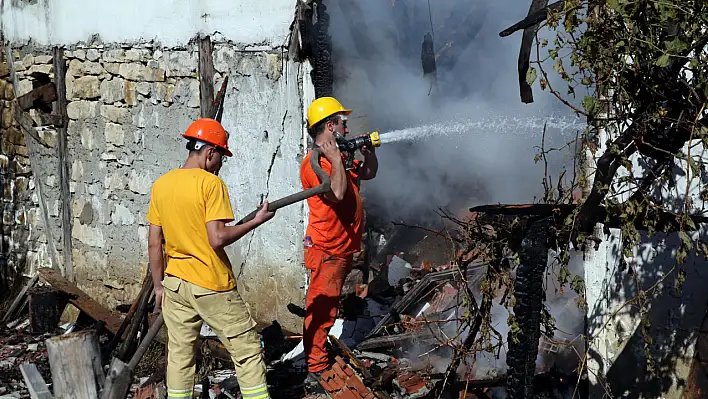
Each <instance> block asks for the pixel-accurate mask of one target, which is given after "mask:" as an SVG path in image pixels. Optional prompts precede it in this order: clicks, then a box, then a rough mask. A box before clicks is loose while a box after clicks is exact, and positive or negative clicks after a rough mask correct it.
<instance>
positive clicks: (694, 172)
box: [687, 157, 701, 176]
mask: <svg viewBox="0 0 708 399" xmlns="http://www.w3.org/2000/svg"><path fill="white" fill-rule="evenodd" d="M687 159H688V166H689V167H690V168H691V174H692V175H693V176H700V175H701V169H700V168H699V167H698V165H697V164H696V161H694V160H693V157H689V158H687Z"/></svg>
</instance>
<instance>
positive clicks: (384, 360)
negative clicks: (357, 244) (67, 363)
mask: <svg viewBox="0 0 708 399" xmlns="http://www.w3.org/2000/svg"><path fill="white" fill-rule="evenodd" d="M487 232H488V233H489V234H494V231H493V228H491V227H490V226H488V228H487ZM389 237H392V238H389V239H388V240H386V239H385V238H384V237H377V241H378V245H377V246H375V247H374V251H373V252H372V253H369V256H363V257H359V259H358V261H357V264H355V270H354V271H353V272H352V273H350V275H349V277H348V278H347V281H346V283H345V287H344V289H343V292H342V298H341V304H340V308H339V316H338V318H337V320H336V321H335V324H334V326H333V327H332V328H331V329H330V331H329V345H330V347H329V351H330V357H331V360H332V366H331V368H330V369H328V370H327V371H326V372H325V373H323V374H322V376H321V378H320V380H319V388H318V387H316V386H315V387H313V386H310V385H306V377H307V374H308V373H307V369H306V365H305V358H304V349H303V348H304V347H303V342H302V336H300V335H298V334H294V333H291V332H288V331H285V330H283V329H282V328H281V326H280V324H279V323H278V321H277V320H274V321H272V322H271V323H270V324H260V325H259V327H258V330H259V332H260V335H261V339H262V344H263V354H264V357H265V359H266V362H267V366H268V373H267V380H268V384H269V390H270V393H271V396H272V397H273V398H304V397H312V398H315V397H318V396H319V397H330V398H350V399H358V398H367V399H368V398H389V399H413V398H432V397H437V394H439V393H440V391H441V390H444V391H446V392H447V393H448V394H449V393H452V396H448V397H456V398H457V397H459V398H504V397H506V396H507V391H506V384H507V383H508V380H509V378H510V377H512V376H510V375H507V374H508V373H507V372H508V370H507V366H506V361H507V360H506V356H505V351H506V348H507V345H506V343H505V342H500V343H499V344H500V345H499V348H498V349H497V350H495V351H494V352H493V353H492V352H489V351H486V349H485V348H478V347H474V348H472V350H471V351H470V354H468V355H465V356H463V359H462V361H461V362H460V363H455V364H459V366H458V367H457V369H455V370H451V365H452V364H453V361H452V360H453V358H455V356H456V355H457V350H458V349H459V348H460V347H462V343H463V342H465V341H466V338H467V337H468V336H473V335H476V334H477V330H475V327H473V326H472V323H471V321H470V320H474V319H475V317H476V316H475V314H474V313H475V312H477V313H478V314H481V313H483V312H484V311H483V310H480V309H483V308H479V307H477V305H474V306H472V305H470V304H469V303H465V301H469V300H470V299H469V298H467V297H466V295H470V293H471V294H472V296H473V299H471V300H473V301H476V302H477V303H482V296H481V294H480V292H481V288H480V286H481V284H482V283H483V280H484V278H485V273H486V272H487V269H488V267H489V265H488V264H487V263H485V259H484V253H485V248H482V247H472V248H464V251H463V250H462V249H461V248H459V245H456V244H455V243H454V242H453V243H451V242H450V239H449V237H445V236H442V235H437V234H434V233H431V232H429V231H423V232H421V231H418V230H415V229H408V228H405V229H398V230H397V232H396V233H395V234H394V235H390V236H389ZM40 275H41V277H42V278H41V279H34V280H32V281H30V285H32V284H46V285H45V287H48V288H46V289H43V290H38V289H35V290H32V289H29V290H26V292H29V293H30V294H29V295H37V296H38V295H40V294H41V295H44V297H45V298H46V297H47V295H49V297H53V296H52V295H56V297H57V298H61V300H63V301H66V302H67V306H75V307H76V308H78V310H79V312H80V315H78V316H77V315H74V317H73V322H72V323H68V324H67V323H66V321H65V320H63V319H64V318H65V315H62V320H56V322H54V321H52V323H54V324H55V325H56V328H54V329H53V331H51V332H47V333H42V334H38V333H36V332H35V333H34V334H33V333H32V331H31V329H30V328H29V327H30V319H35V320H38V319H40V318H42V317H43V315H42V314H33V313H38V312H39V313H41V312H49V311H52V312H54V310H52V308H51V307H48V306H45V305H43V306H38V305H39V304H41V302H40V301H38V300H35V301H31V300H30V301H24V302H23V301H17V300H16V301H15V302H18V303H20V304H23V305H21V306H19V307H16V308H15V309H14V315H13V317H12V321H9V322H7V321H5V322H4V323H3V324H2V326H0V344H2V349H1V350H0V398H6V397H7V398H10V397H13V398H24V397H29V393H28V387H27V386H26V384H27V381H26V380H25V378H24V376H23V374H22V373H21V372H20V369H19V366H20V364H22V363H30V364H34V365H35V366H36V367H37V369H38V370H39V373H40V374H41V377H42V378H43V379H44V381H45V382H46V386H47V387H50V389H51V387H52V375H51V372H50V367H49V363H50V362H49V360H48V357H47V350H46V348H45V341H46V340H48V339H49V338H50V337H52V336H56V335H57V334H63V335H70V334H71V333H77V332H80V331H82V330H95V331H96V333H97V335H98V336H99V339H98V342H99V345H100V351H101V358H102V367H103V371H104V373H106V374H107V373H108V371H109V365H110V364H111V358H115V357H121V359H123V360H124V361H126V362H127V360H129V359H130V358H131V356H133V353H135V351H136V349H135V348H136V347H137V346H138V344H139V340H138V338H137V337H132V338H131V337H130V334H127V332H129V331H133V332H138V333H139V334H138V336H139V337H143V336H144V335H145V333H146V331H147V329H148V327H149V326H150V325H151V324H152V323H153V321H154V317H155V315H153V314H152V313H151V312H152V308H153V306H154V304H152V302H151V296H150V293H151V286H150V285H149V283H150V279H147V278H146V280H145V284H146V285H145V287H144V290H143V291H141V293H140V294H139V296H138V298H136V299H135V302H134V303H133V304H130V305H128V304H124V305H121V306H120V307H119V308H118V309H116V311H111V310H108V309H106V308H103V307H102V306H101V305H99V304H98V303H97V302H95V301H93V300H92V299H91V298H89V297H88V295H86V294H85V293H84V292H83V291H81V290H80V289H78V288H77V287H76V286H75V285H73V284H71V283H69V282H68V281H66V280H62V278H61V277H60V276H57V275H56V274H53V272H50V271H47V270H44V269H40ZM38 280H40V281H39V282H38ZM51 290H55V291H56V292H51ZM497 291H499V296H500V297H501V296H503V295H504V294H503V291H504V288H503V286H500V288H498V289H497ZM32 293H34V294H32ZM497 300H498V298H497ZM28 302H29V303H30V304H33V303H34V304H35V305H30V306H27V303H28ZM136 309H141V311H142V312H145V313H144V315H143V317H138V315H137V311H136ZM475 309H476V310H475ZM288 310H289V311H290V312H291V313H293V314H295V315H297V316H299V317H304V309H302V308H301V307H300V306H298V305H296V304H290V305H289V306H288ZM470 311H473V312H470ZM465 312H467V314H465ZM488 312H489V313H491V314H492V319H493V321H494V322H495V323H496V324H495V326H494V328H496V329H497V330H498V332H499V335H500V337H502V338H503V340H504V341H505V340H506V333H507V332H508V326H506V317H507V313H506V309H505V308H503V307H497V306H496V305H494V306H492V308H491V309H489V310H488ZM54 313H55V312H54ZM64 313H66V312H64ZM121 313H123V314H125V315H121ZM470 313H472V314H471V315H470ZM5 318H6V319H7V316H6V317H5ZM78 321H81V323H79V322H78ZM60 323H64V324H63V325H62V326H61V327H60V326H59V324H60ZM45 324H46V323H45ZM50 324H51V323H50ZM505 328H506V330H505ZM118 333H120V334H121V337H119V339H116V336H117V334H118ZM472 338H474V336H473V337H472ZM165 342H166V341H165V337H164V336H161V335H160V334H157V336H155V339H154V340H153V341H152V343H151V344H150V348H152V352H150V353H147V354H145V355H144V356H143V355H141V356H142V361H141V362H140V363H139V364H138V367H136V368H135V370H134V373H133V375H132V383H131V385H130V389H129V392H128V393H127V397H128V398H136V399H143V398H151V399H156V398H164V397H165V392H166V389H165V382H164V367H165V351H164V343H165ZM529 342H533V340H530V341H529ZM568 344H570V342H568V341H567V340H566V341H565V342H562V340H558V339H556V338H554V337H547V336H545V335H543V334H542V335H541V336H540V346H539V348H537V350H538V352H539V354H540V356H539V357H538V360H537V364H536V368H535V370H532V371H531V373H532V374H533V375H534V376H533V378H532V380H533V384H532V388H533V391H534V395H535V396H536V397H543V398H565V397H569V394H567V392H571V394H572V392H573V388H575V382H576V381H578V377H577V375H574V374H573V371H572V370H574V367H575V363H573V362H572V361H566V360H567V356H566V352H564V349H563V348H564V346H567V345H568ZM194 388H195V389H194V395H195V397H199V398H204V399H206V398H209V399H212V398H219V399H223V398H239V397H240V392H239V386H238V380H237V378H236V375H235V374H234V371H233V364H232V363H231V359H230V356H229V354H228V352H227V351H226V350H225V348H224V347H223V345H222V344H221V343H220V342H219V340H218V339H217V338H216V336H215V334H214V333H213V332H212V331H211V329H210V328H209V326H208V325H206V324H204V326H203V329H202V333H201V348H200V350H199V353H198V360H197V377H196V384H195V387H194ZM3 395H5V396H3Z"/></svg>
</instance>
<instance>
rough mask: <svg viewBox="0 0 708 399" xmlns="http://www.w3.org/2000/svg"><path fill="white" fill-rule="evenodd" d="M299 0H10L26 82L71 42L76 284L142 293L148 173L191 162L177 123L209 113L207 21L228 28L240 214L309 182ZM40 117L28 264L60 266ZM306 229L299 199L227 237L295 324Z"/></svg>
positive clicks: (241, 265) (55, 205) (221, 68)
mask: <svg viewBox="0 0 708 399" xmlns="http://www.w3.org/2000/svg"><path fill="white" fill-rule="evenodd" d="M79 3H82V4H79ZM294 8H295V2H294V1H293V2H290V1H287V2H286V1H280V2H270V3H269V4H268V5H265V4H264V5H262V6H260V5H258V6H257V4H256V3H250V2H236V3H235V4H233V2H223V1H211V2H201V3H200V4H199V6H197V5H194V4H193V2H188V1H178V2H170V3H169V4H168V3H167V2H158V3H150V5H148V9H147V10H145V7H142V8H141V7H138V4H137V3H136V4H133V5H132V6H129V5H126V3H121V4H120V7H118V6H114V5H111V4H106V5H105V6H104V5H101V6H98V5H94V4H93V3H89V2H86V4H83V2H78V1H75V2H70V3H66V2H62V3H59V2H53V1H38V2H10V3H4V6H3V9H2V11H3V16H2V20H3V23H4V24H5V27H6V28H7V30H6V35H7V36H9V37H7V36H6V39H8V38H9V39H10V40H11V41H12V46H13V53H14V54H13V55H14V60H13V62H14V65H15V67H16V69H17V71H18V76H19V77H20V85H19V86H20V87H19V93H20V94H23V93H25V92H28V91H29V90H31V88H32V87H31V85H32V83H31V80H30V79H29V75H30V73H32V72H33V71H41V72H45V73H49V74H50V75H53V68H52V65H51V62H52V61H51V56H50V54H51V47H50V46H49V45H54V44H62V45H63V46H64V47H65V49H66V50H65V57H66V60H67V62H68V65H69V70H68V73H67V76H66V81H67V96H68V100H69V104H68V113H69V118H70V122H69V128H68V141H69V142H68V150H69V155H68V159H69V160H70V163H71V170H70V174H71V182H70V191H71V194H72V203H73V207H72V220H73V226H72V245H73V254H72V255H73V260H74V273H75V276H76V280H77V285H79V287H81V288H82V289H84V290H85V291H86V292H87V293H88V294H89V295H91V296H92V297H94V298H95V299H97V300H99V301H100V302H102V303H104V304H105V305H107V306H109V307H114V306H115V305H117V304H118V303H125V302H128V301H131V300H132V299H134V298H135V297H136V295H137V292H138V290H139V288H140V287H139V285H140V282H141V281H142V276H143V275H144V273H145V272H146V270H147V269H146V268H147V262H148V257H147V225H146V221H145V214H146V210H147V205H148V202H149V194H150V189H151V185H152V183H153V182H154V180H155V179H156V178H157V177H159V176H160V175H161V174H162V173H164V172H166V171H168V170H169V169H171V168H175V167H179V166H181V164H182V162H183V161H184V159H185V156H186V150H185V148H184V144H185V141H184V140H183V139H182V138H181V137H180V134H181V133H182V132H183V131H184V129H185V128H186V127H187V126H188V124H189V123H190V122H191V121H192V120H194V119H195V118H197V117H198V116H199V80H198V48H197V44H196V42H195V41H194V40H191V39H193V38H194V36H195V35H196V34H197V33H198V32H204V31H209V32H212V31H219V32H220V33H221V34H220V35H217V37H216V39H214V42H215V44H214V52H213V58H214V67H215V70H216V74H215V87H216V90H218V88H219V87H220V84H221V82H222V81H223V77H224V76H227V75H228V76H229V85H228V90H227V93H226V98H225V104H224V114H223V123H224V125H225V127H226V129H227V130H229V131H230V133H231V136H230V143H229V145H230V146H231V147H232V148H233V149H234V150H233V152H234V157H233V158H232V159H229V160H228V161H227V162H226V164H225V165H224V167H223V168H222V171H221V173H220V177H222V179H223V180H224V181H225V182H226V184H227V186H228V187H229V190H230V194H231V200H232V205H233V207H234V210H235V212H236V215H237V218H240V217H243V216H245V215H246V214H248V213H249V212H251V211H252V210H253V209H255V207H256V205H257V204H258V203H260V201H261V200H262V199H263V198H266V199H269V200H271V201H272V200H275V199H278V198H281V197H283V196H285V195H288V194H291V193H293V192H295V191H297V190H299V189H300V182H299V177H298V172H299V162H300V160H301V159H302V156H303V151H304V143H305V142H304V136H305V134H306V133H305V130H304V116H303V109H304V107H305V106H306V105H305V104H307V103H309V101H311V100H309V101H307V102H303V101H304V100H303V97H305V96H308V94H307V93H309V92H310V91H311V90H312V89H311V86H312V85H311V83H310V80H309V73H306V72H307V71H305V65H304V64H300V63H297V62H294V61H292V60H291V59H290V57H289V55H288V53H287V48H288V45H287V43H284V42H285V41H286V39H287V37H288V33H289V27H290V24H291V22H292V18H293V17H294ZM78 10H80V11H78ZM129 10H140V12H138V11H135V12H133V11H129ZM70 11H72V12H79V14H78V16H77V15H76V14H71V13H70ZM175 18H176V19H175ZM195 21H201V22H195ZM36 23H39V25H33V24H36ZM29 26H34V28H33V29H29ZM133 28H135V29H133ZM93 35H98V36H93ZM106 38H110V41H109V40H105V39H106ZM28 39H31V40H28ZM150 39H155V40H150ZM216 90H215V91H216ZM40 130H42V135H43V137H45V138H46V140H47V142H48V143H49V144H50V148H43V147H40V146H36V147H38V149H37V151H36V153H37V161H36V165H37V166H38V169H39V172H38V176H32V178H31V180H30V185H39V186H40V188H41V189H42V196H41V197H40V196H39V195H38V192H37V190H32V195H33V198H34V199H35V201H34V203H33V204H32V207H31V209H29V210H28V218H27V219H28V223H29V226H30V228H29V229H30V231H31V233H30V236H31V237H30V239H29V241H28V242H29V243H30V246H29V248H28V250H29V254H30V256H29V260H30V268H29V269H28V270H27V273H31V271H32V268H34V267H38V266H49V265H50V264H51V258H52V256H50V255H51V253H52V252H53V251H54V252H55V255H56V258H57V259H59V260H61V259H63V258H62V256H61V254H60V252H61V248H62V244H61V243H62V237H61V236H62V234H61V217H60V206H59V204H60V198H59V193H60V190H59V181H58V170H59V166H58V158H57V149H56V132H55V131H53V129H51V128H42V129H40ZM42 201H43V202H44V203H45V205H46V209H47V214H48V217H49V226H50V230H49V231H50V232H51V234H50V235H47V234H46V230H45V228H44V226H43V224H44V223H43V218H42V206H41V205H42ZM303 232H304V206H303V205H293V206H291V207H289V208H286V209H283V210H281V211H279V212H278V214H277V216H276V217H275V218H274V219H273V220H271V221H270V222H269V223H268V224H267V225H265V226H263V227H262V228H261V229H260V230H259V231H257V232H255V233H253V234H249V235H247V236H246V237H244V238H243V239H242V240H240V241H239V242H237V243H235V244H234V245H232V246H231V247H230V248H229V249H228V252H229V255H230V256H231V258H232V263H233V265H234V269H235V270H234V271H235V273H236V274H237V275H238V276H239V278H238V281H239V287H240V289H241V291H242V294H243V295H244V297H245V299H246V300H247V301H248V302H249V303H250V305H251V310H252V312H253V314H254V316H255V317H256V318H257V319H259V320H261V321H265V322H268V321H271V320H274V319H278V320H279V322H280V323H281V324H282V325H283V326H284V327H286V328H288V329H291V330H295V331H299V330H300V328H301V323H302V322H301V320H300V319H297V318H295V317H293V316H292V315H290V313H289V312H288V311H287V309H286V305H287V304H288V303H289V302H294V303H297V304H299V305H301V304H302V302H303V298H304V285H305V278H304V274H305V273H304V267H303V266H302V236H303ZM52 242H53V245H52Z"/></svg>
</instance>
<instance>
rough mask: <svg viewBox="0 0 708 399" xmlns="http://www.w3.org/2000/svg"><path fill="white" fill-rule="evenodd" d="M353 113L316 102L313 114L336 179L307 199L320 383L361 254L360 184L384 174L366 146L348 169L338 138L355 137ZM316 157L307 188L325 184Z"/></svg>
mask: <svg viewBox="0 0 708 399" xmlns="http://www.w3.org/2000/svg"><path fill="white" fill-rule="evenodd" d="M351 112H352V111H351V110H348V109H345V108H344V107H343V106H342V104H340V103H339V101H337V100H336V99H334V98H332V97H321V98H318V99H316V100H315V101H313V103H312V104H311V105H310V108H309V110H308V112H307V118H308V122H309V133H310V136H311V137H312V139H313V141H314V144H313V145H314V146H318V147H320V148H321V150H322V153H323V155H324V156H323V157H322V158H320V165H321V166H322V169H323V170H324V171H325V172H326V173H327V174H328V175H329V176H330V178H331V188H332V190H331V192H329V193H327V194H324V195H317V196H314V197H310V198H308V199H307V205H308V207H309V220H308V225H307V232H306V239H305V266H306V267H307V269H308V270H309V271H310V273H311V274H310V286H309V289H308V292H307V299H306V316H305V323H304V331H303V344H304V347H305V356H306V358H307V367H308V371H309V372H310V375H311V376H314V377H315V380H317V377H319V376H320V375H321V374H322V372H323V371H325V370H327V369H328V368H329V366H330V360H329V358H328V355H327V350H326V343H327V334H328V331H329V329H330V328H331V327H332V326H333V325H334V321H335V318H336V317H337V308H338V304H339V297H340V294H341V292H342V285H343V284H344V279H345V278H346V276H347V274H349V272H350V271H351V269H352V263H353V254H354V253H356V252H358V251H359V250H360V249H361V239H362V231H363V219H364V207H363V204H362V201H361V197H360V195H359V182H360V181H361V180H370V179H373V178H374V177H375V176H376V171H377V169H378V161H377V159H376V153H375V152H374V149H373V148H366V147H363V148H362V149H361V153H362V155H363V156H364V161H363V162H361V161H359V160H355V161H354V165H353V169H352V170H345V169H346V168H345V159H346V157H345V156H344V155H343V154H341V153H340V151H339V147H338V146H337V143H336V140H335V138H336V137H337V136H342V137H344V136H346V135H347V134H348V133H349V131H348V129H347V116H348V115H349V114H351ZM311 154H312V151H309V152H308V154H307V155H306V156H305V158H304V159H303V161H302V163H301V165H300V179H301V181H302V186H303V188H304V189H309V188H312V187H315V186H317V185H319V184H320V181H319V179H318V178H317V176H316V175H315V172H314V171H313V170H312V167H311V166H310V155H311ZM310 382H312V379H310Z"/></svg>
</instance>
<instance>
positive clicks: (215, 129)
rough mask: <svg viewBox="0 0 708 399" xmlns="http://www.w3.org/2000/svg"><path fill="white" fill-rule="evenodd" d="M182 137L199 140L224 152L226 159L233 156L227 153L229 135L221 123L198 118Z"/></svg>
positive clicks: (229, 152)
mask: <svg viewBox="0 0 708 399" xmlns="http://www.w3.org/2000/svg"><path fill="white" fill-rule="evenodd" d="M182 137H184V138H186V139H195V140H200V141H203V142H205V143H208V144H211V145H213V146H216V147H219V148H221V149H223V150H224V151H225V155H226V156H227V157H230V156H233V154H232V153H231V151H229V134H228V133H227V132H226V130H225V129H224V127H223V126H222V125H221V123H219V122H217V121H215V120H214V119H211V118H200V119H197V120H196V121H194V122H192V124H191V125H189V127H188V128H187V131H186V132H184V134H183V135H182Z"/></svg>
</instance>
